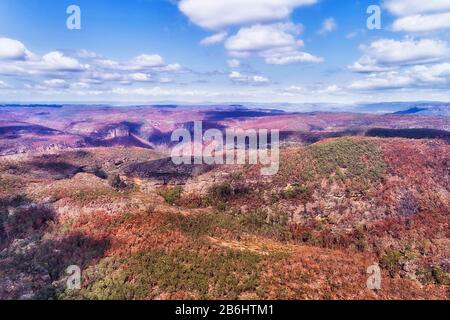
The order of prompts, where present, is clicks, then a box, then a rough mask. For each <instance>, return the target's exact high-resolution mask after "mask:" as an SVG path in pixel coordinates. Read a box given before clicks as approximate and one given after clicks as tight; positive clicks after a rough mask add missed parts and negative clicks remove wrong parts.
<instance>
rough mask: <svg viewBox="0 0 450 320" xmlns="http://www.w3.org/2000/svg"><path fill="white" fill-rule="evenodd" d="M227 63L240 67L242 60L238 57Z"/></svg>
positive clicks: (233, 66) (232, 66)
mask: <svg viewBox="0 0 450 320" xmlns="http://www.w3.org/2000/svg"><path fill="white" fill-rule="evenodd" d="M227 64H228V66H229V67H230V68H239V67H240V66H241V62H240V61H239V60H237V59H231V60H228V61H227Z"/></svg>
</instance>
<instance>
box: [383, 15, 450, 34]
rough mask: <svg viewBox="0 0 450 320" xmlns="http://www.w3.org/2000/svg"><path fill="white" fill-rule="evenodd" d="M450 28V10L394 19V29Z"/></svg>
mask: <svg viewBox="0 0 450 320" xmlns="http://www.w3.org/2000/svg"><path fill="white" fill-rule="evenodd" d="M448 28H450V12H445V13H436V14H428V15H420V14H418V15H413V16H407V17H402V18H399V19H397V20H395V21H394V23H393V24H392V29H393V30H394V31H406V32H424V31H434V30H439V29H448Z"/></svg>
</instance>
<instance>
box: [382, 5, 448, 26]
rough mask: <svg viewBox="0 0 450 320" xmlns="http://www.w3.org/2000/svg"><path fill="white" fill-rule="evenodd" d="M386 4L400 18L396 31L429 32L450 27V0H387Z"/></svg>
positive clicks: (397, 21)
mask: <svg viewBox="0 0 450 320" xmlns="http://www.w3.org/2000/svg"><path fill="white" fill-rule="evenodd" d="M384 6H385V7H386V8H387V9H388V10H389V12H391V13H392V14H393V15H395V16H397V17H398V18H397V19H396V20H395V21H394V23H393V25H392V29H393V30H394V31H405V32H428V31H434V30H442V29H448V28H450V22H449V21H450V0H427V1H423V0H385V2H384Z"/></svg>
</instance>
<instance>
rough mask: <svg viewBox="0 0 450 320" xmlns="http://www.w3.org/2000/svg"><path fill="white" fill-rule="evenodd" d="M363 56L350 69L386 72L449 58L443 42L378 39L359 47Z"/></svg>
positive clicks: (446, 47)
mask: <svg viewBox="0 0 450 320" xmlns="http://www.w3.org/2000/svg"><path fill="white" fill-rule="evenodd" d="M361 50H362V51H363V52H364V55H363V56H362V57H361V58H360V59H359V60H358V61H357V62H355V63H354V64H353V65H352V66H350V69H351V70H353V71H356V72H380V71H388V70H391V69H393V68H396V67H400V66H405V65H414V64H423V63H430V62H437V61H440V60H442V59H445V58H447V57H449V55H450V49H449V48H448V46H447V43H446V42H445V41H440V40H433V39H421V40H410V39H406V40H403V41H397V40H392V39H380V40H377V41H374V42H372V43H371V44H369V45H368V46H367V45H364V46H361Z"/></svg>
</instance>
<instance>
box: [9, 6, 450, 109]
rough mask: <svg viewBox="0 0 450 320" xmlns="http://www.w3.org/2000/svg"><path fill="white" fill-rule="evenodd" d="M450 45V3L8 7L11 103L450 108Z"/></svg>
mask: <svg viewBox="0 0 450 320" xmlns="http://www.w3.org/2000/svg"><path fill="white" fill-rule="evenodd" d="M72 4H76V5H78V6H79V7H80V8H81V14H82V15H81V30H69V29H68V28H67V27H66V20H67V18H68V15H67V13H66V9H67V7H68V6H69V5H72ZM370 5H378V6H380V8H381V30H369V29H368V28H367V26H366V21H367V19H368V17H369V14H367V8H368V7H369V6H370ZM449 40H450V0H427V1H423V0H361V1H356V0H355V1H353V0H345V1H342V0H178V1H176V0H127V1H124V0H95V1H91V0H71V1H66V0H1V1H0V102H29V101H33V102H95V101H98V102H117V103H133V102H163V101H173V102H175V101H178V102H217V103H219V102H247V101H252V102H355V101H364V102H375V101H400V100H435V101H437V100H440V101H450V90H449V89H450V45H449V43H448V42H449Z"/></svg>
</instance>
